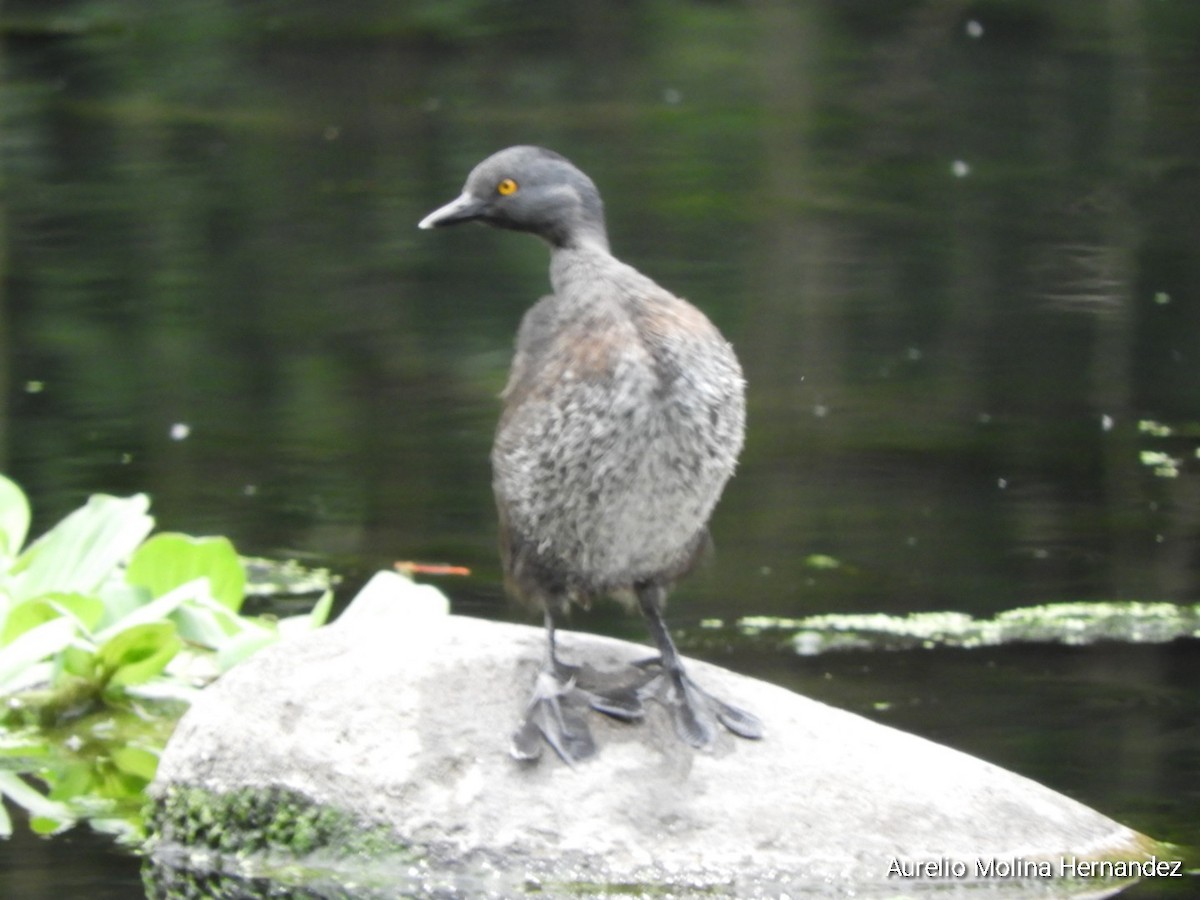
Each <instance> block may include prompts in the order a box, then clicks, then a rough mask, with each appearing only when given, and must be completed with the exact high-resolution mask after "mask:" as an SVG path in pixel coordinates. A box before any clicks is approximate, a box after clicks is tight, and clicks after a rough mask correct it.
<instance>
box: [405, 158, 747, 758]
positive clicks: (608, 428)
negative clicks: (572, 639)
mask: <svg viewBox="0 0 1200 900" xmlns="http://www.w3.org/2000/svg"><path fill="white" fill-rule="evenodd" d="M464 222H481V223H484V224H486V225H490V226H493V227H496V228H502V229H510V230H515V231H521V232H526V233H529V234H533V235H536V236H537V237H539V238H541V239H542V240H544V241H545V242H546V243H547V244H548V245H549V249H550V284H551V287H552V293H550V294H548V295H546V296H544V297H542V298H541V299H540V300H538V301H537V302H536V303H535V304H534V305H533V306H531V307H530V308H529V309H528V310H527V311H526V312H525V314H524V316H523V317H522V319H521V323H520V325H519V327H518V331H517V337H516V344H515V352H514V355H513V360H512V365H511V369H510V372H509V377H508V381H507V384H506V386H505V388H504V390H503V391H502V393H501V395H500V397H501V404H502V408H501V413H500V419H499V424H498V425H497V428H496V434H495V441H494V444H493V447H492V452H491V464H492V487H493V492H494V494H495V500H496V507H497V512H498V517H499V532H500V556H501V563H502V567H503V570H504V575H505V584H506V586H507V588H508V590H509V591H510V593H513V594H515V595H516V596H517V597H518V598H519V599H521V600H523V601H525V602H526V603H527V604H529V605H531V606H533V607H534V608H540V610H541V611H542V613H543V618H544V622H545V630H546V654H545V659H544V662H543V664H542V667H541V669H540V670H539V672H538V675H537V677H536V679H535V683H534V688H533V692H532V696H531V697H530V700H529V703H528V704H527V706H526V709H525V712H524V715H523V718H522V719H521V721H520V723H519V725H518V727H517V728H516V730H515V732H514V734H513V737H512V741H511V746H510V752H511V754H512V756H513V757H515V758H516V759H519V760H527V761H533V760H536V759H538V758H539V757H540V756H541V753H542V749H543V746H544V745H549V746H550V747H551V748H552V749H553V750H554V751H555V752H556V753H557V754H558V755H559V756H560V757H561V758H562V759H563V760H564V761H565V762H567V763H568V764H572V765H573V764H575V763H576V762H579V761H581V760H584V759H587V758H588V757H590V756H592V755H593V754H594V753H595V752H596V745H595V741H594V738H593V737H592V733H591V729H590V726H589V725H588V722H587V712H588V708H589V707H590V708H592V709H595V710H597V711H599V712H602V713H607V714H608V715H610V716H614V717H616V718H619V719H625V720H631V721H636V720H639V719H641V718H643V713H644V703H643V701H645V700H647V699H653V700H655V701H657V702H659V703H660V704H662V705H663V706H665V707H666V708H667V709H668V711H669V713H670V716H671V719H672V721H673V723H674V729H675V731H676V733H677V734H678V736H679V737H680V738H681V739H682V740H683V741H685V742H686V743H687V744H689V745H691V746H692V747H695V748H698V749H701V748H705V747H708V746H709V745H711V744H712V743H713V742H714V740H715V739H716V735H717V734H718V733H719V730H718V724H720V725H723V726H724V727H725V728H726V729H728V730H729V731H730V732H732V733H733V734H735V735H738V736H740V737H743V738H749V739H758V738H761V737H762V736H763V726H762V723H761V721H760V720H759V719H758V718H757V717H756V716H755V715H753V714H752V713H750V712H747V711H745V710H743V709H740V708H739V707H737V706H735V705H732V704H730V703H726V702H725V701H723V700H719V699H718V698H716V697H714V696H712V695H711V694H709V693H708V692H706V691H705V690H704V689H702V688H701V687H699V686H698V685H697V684H696V683H695V682H694V681H693V680H692V679H691V677H690V676H689V675H688V674H687V672H686V669H685V666H684V662H683V660H682V658H681V656H680V654H679V651H678V649H677V648H676V645H675V643H674V640H673V639H672V637H671V633H670V631H669V629H668V627H667V624H666V621H665V618H664V612H665V607H666V600H667V594H668V592H669V591H670V589H671V588H672V587H673V585H674V584H675V582H676V581H677V580H678V579H679V578H681V577H683V576H684V575H686V574H687V573H688V572H689V571H691V570H692V569H693V568H694V567H695V566H696V565H697V563H698V561H699V560H700V558H701V557H702V555H703V554H704V551H705V549H706V547H707V546H708V545H709V543H710V539H709V534H708V521H709V518H710V515H711V514H712V512H713V509H714V507H715V506H716V504H717V501H718V499H719V498H720V496H721V493H722V491H723V490H724V488H725V484H726V482H728V480H729V479H730V477H731V476H732V475H733V472H734V468H735V466H736V464H737V459H738V456H739V454H740V452H741V449H742V445H743V442H744V434H745V408H746V407H745V380H744V377H743V374H742V369H741V366H740V364H739V362H738V360H737V356H736V355H735V353H734V350H733V348H732V346H731V345H730V343H729V342H728V341H727V340H726V339H725V338H724V337H723V336H722V335H721V333H720V332H719V331H718V330H717V328H716V327H715V326H714V325H713V324H712V322H711V321H710V320H709V319H708V318H707V317H706V316H705V315H704V314H703V313H702V312H701V311H700V310H699V309H697V308H696V307H695V306H693V305H692V304H690V303H688V302H687V301H686V300H683V299H681V298H679V297H676V296H675V295H674V294H672V293H670V292H669V291H668V290H666V289H665V288H662V287H660V286H659V285H658V284H656V283H655V282H654V281H652V280H651V279H650V278H649V277H647V276H646V275H643V274H642V273H641V272H639V271H638V270H636V269H635V268H633V267H632V266H629V265H627V264H625V263H623V262H621V261H620V260H618V259H617V258H616V257H615V256H613V254H612V252H611V250H610V247H609V240H608V231H607V227H606V224H605V216H604V204H603V201H602V200H601V197H600V193H599V191H598V189H597V188H596V185H595V183H594V182H593V181H592V179H591V178H589V177H588V176H587V175H586V174H584V172H583V171H581V170H580V169H579V168H578V167H576V166H575V165H574V164H573V163H572V162H570V161H569V160H568V159H567V158H566V157H564V156H562V155H560V154H559V153H556V152H554V151H553V150H549V149H546V148H544V147H539V146H532V145H519V146H514V147H508V148H507V149H504V150H500V151H499V152H497V153H494V154H493V155H491V156H489V157H487V158H486V159H484V160H483V161H482V162H480V163H479V164H478V165H477V166H475V168H474V169H472V170H471V172H470V174H469V175H468V177H467V180H466V184H465V186H464V187H463V190H462V193H461V194H460V195H459V196H458V197H457V198H455V199H454V200H451V201H450V202H449V203H447V204H445V205H444V206H441V207H439V208H438V209H435V210H434V211H433V212H431V213H429V215H427V216H425V218H423V219H422V220H421V221H420V223H419V227H420V228H421V229H433V228H443V227H447V226H451V225H458V224H461V223H464ZM605 596H608V597H611V598H613V599H616V600H617V601H619V602H621V603H623V604H625V605H626V607H628V608H631V611H632V609H640V611H641V613H642V615H643V616H644V618H645V620H646V622H647V625H648V628H649V631H650V634H651V636H652V637H653V639H654V641H655V643H656V645H657V648H658V653H659V655H658V656H657V657H655V658H653V659H651V660H647V661H645V662H641V663H637V664H636V665H635V666H634V672H635V678H634V679H633V680H632V682H630V683H629V684H617V685H611V684H610V685H601V686H591V687H589V686H588V685H585V684H584V683H583V682H584V679H583V677H582V676H581V667H579V666H575V665H571V664H569V663H567V662H565V661H563V660H562V659H560V658H559V655H558V649H557V645H556V639H555V632H556V629H557V628H558V627H560V625H561V623H562V622H563V620H564V619H565V617H566V616H567V615H568V613H569V610H570V608H571V607H572V605H579V606H583V607H587V606H589V605H590V604H591V603H592V601H593V600H594V599H596V598H599V597H605Z"/></svg>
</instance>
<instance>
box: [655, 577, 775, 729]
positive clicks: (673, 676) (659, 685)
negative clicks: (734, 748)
mask: <svg viewBox="0 0 1200 900" xmlns="http://www.w3.org/2000/svg"><path fill="white" fill-rule="evenodd" d="M636 591H637V598H638V603H639V604H640V605H641V608H642V614H643V615H645V617H646V622H647V624H648V625H649V627H650V634H651V635H653V637H654V642H655V643H656V644H657V645H658V652H659V658H658V659H656V660H650V661H648V663H647V664H646V665H648V666H649V665H657V667H658V669H659V671H658V672H657V673H655V674H654V675H652V676H651V677H650V678H648V679H647V680H646V681H645V683H644V684H642V686H641V688H640V689H639V691H638V693H639V695H640V696H642V697H653V698H654V699H656V700H657V701H658V702H659V703H661V704H663V705H664V706H666V707H667V709H669V710H670V712H671V718H672V719H673V720H674V722H675V731H676V732H677V733H678V734H679V736H680V737H681V738H682V739H683V740H684V741H686V742H687V743H689V744H691V745H692V746H693V747H707V746H708V745H709V744H711V743H712V742H713V740H715V739H716V732H717V727H716V723H717V722H720V723H721V724H722V725H724V726H725V727H726V728H727V729H729V730H730V731H732V732H733V733H734V734H736V735H738V736H740V737H744V738H751V739H757V738H761V737H762V736H763V727H762V723H761V722H760V721H759V720H758V717H757V716H754V715H752V714H751V713H748V712H746V711H745V710H743V709H739V708H738V707H736V706H730V705H729V704H728V703H725V702H724V701H721V700H718V699H717V698H716V697H714V696H712V695H711V694H709V693H707V692H706V691H704V690H702V689H700V688H699V687H697V685H696V683H695V682H693V681H692V679H691V678H689V677H688V675H687V673H686V672H685V671H684V668H683V660H682V659H681V658H680V656H679V651H678V650H677V649H676V648H675V642H674V641H673V640H672V639H671V634H670V632H669V631H668V630H667V624H666V622H665V621H664V620H663V605H664V602H665V600H666V594H667V592H666V590H665V588H663V586H662V585H660V584H653V583H643V584H639V585H637V587H636Z"/></svg>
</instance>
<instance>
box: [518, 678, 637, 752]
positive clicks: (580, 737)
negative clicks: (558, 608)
mask: <svg viewBox="0 0 1200 900" xmlns="http://www.w3.org/2000/svg"><path fill="white" fill-rule="evenodd" d="M579 673H580V670H579V668H578V667H577V666H569V665H567V664H565V663H562V662H559V661H558V660H554V661H553V663H552V664H550V665H549V666H547V667H545V668H543V669H542V670H541V671H540V672H538V676H537V680H536V681H535V682H534V685H533V695H532V696H531V697H530V699H529V704H528V706H526V707H525V718H524V719H523V720H522V721H521V724H520V725H519V726H517V730H516V731H515V732H514V733H513V737H512V746H511V748H510V752H511V754H512V756H513V757H514V758H515V759H519V760H535V759H537V758H538V757H540V756H541V755H542V742H543V741H545V743H547V744H549V745H550V746H551V748H553V750H554V752H555V753H557V754H558V755H559V756H560V757H561V758H562V760H563V761H564V762H566V763H567V764H569V765H573V764H574V763H577V762H581V761H582V760H585V759H587V758H588V757H589V756H592V755H594V754H595V752H596V743H595V741H594V740H593V738H592V730H591V728H590V727H589V726H588V723H587V711H588V708H589V707H590V708H591V709H594V710H597V711H599V712H602V713H604V714H606V715H609V716H612V717H614V718H617V719H622V720H624V721H632V720H635V719H640V718H641V717H642V714H643V709H642V700H641V695H640V692H639V690H638V688H637V687H610V686H599V685H597V686H595V687H589V688H584V687H581V686H580V685H579Z"/></svg>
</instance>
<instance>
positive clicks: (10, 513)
mask: <svg viewBox="0 0 1200 900" xmlns="http://www.w3.org/2000/svg"><path fill="white" fill-rule="evenodd" d="M28 531H29V500H28V499H26V497H25V492H24V491H22V490H21V489H20V488H19V487H17V485H16V484H14V483H13V482H11V481H9V480H8V479H7V478H5V477H4V476H3V475H0V561H3V560H6V559H11V558H12V557H14V556H16V555H17V554H18V553H20V552H21V546H22V545H23V544H24V543H25V535H26V533H28Z"/></svg>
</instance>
